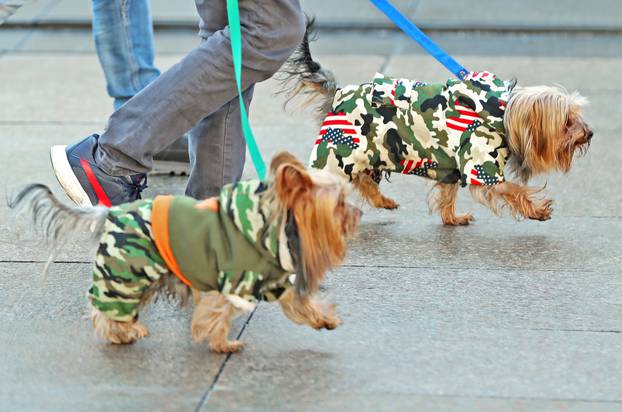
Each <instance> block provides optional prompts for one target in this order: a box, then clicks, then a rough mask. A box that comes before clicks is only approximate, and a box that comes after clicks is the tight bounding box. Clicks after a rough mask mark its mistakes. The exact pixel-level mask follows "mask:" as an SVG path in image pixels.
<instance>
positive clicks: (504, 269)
mask: <svg viewBox="0 0 622 412" xmlns="http://www.w3.org/2000/svg"><path fill="white" fill-rule="evenodd" d="M41 263H44V262H41ZM341 267H343V268H350V269H356V268H359V269H367V268H377V269H430V268H431V267H432V266H411V265H356V264H351V263H348V264H344V265H341ZM434 269H439V270H440V269H442V270H479V271H482V272H507V271H508V270H525V271H530V272H545V273H549V272H552V273H557V272H561V271H562V269H540V268H522V267H516V266H499V267H494V268H483V267H481V266H477V267H476V266H442V265H441V266H439V265H436V266H434ZM563 272H571V273H601V274H603V271H601V270H590V269H568V268H564V269H563ZM605 273H606V272H605ZM611 274H612V275H617V274H618V273H611Z"/></svg>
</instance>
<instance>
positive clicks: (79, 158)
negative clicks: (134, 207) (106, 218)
mask: <svg viewBox="0 0 622 412" xmlns="http://www.w3.org/2000/svg"><path fill="white" fill-rule="evenodd" d="M98 138H99V136H98V135H96V134H95V135H92V136H89V137H87V138H86V139H83V140H81V141H79V142H77V143H75V144H73V145H71V146H52V148H51V149H50V160H51V161H52V168H53V169H54V174H55V175H56V178H57V179H58V183H60V185H61V186H62V188H63V189H64V190H65V193H67V196H69V198H70V199H71V200H72V201H73V202H74V203H75V204H77V205H78V206H81V207H89V206H95V205H102V206H107V207H110V206H113V205H119V204H121V203H128V202H133V201H134V200H137V199H140V192H141V191H143V190H144V189H145V188H146V187H147V175H145V174H144V173H140V174H136V175H132V176H111V175H109V174H107V173H105V172H104V171H103V170H101V169H100V168H99V167H98V166H97V164H96V163H95V159H94V158H93V154H94V153H95V149H96V148H97V139H98Z"/></svg>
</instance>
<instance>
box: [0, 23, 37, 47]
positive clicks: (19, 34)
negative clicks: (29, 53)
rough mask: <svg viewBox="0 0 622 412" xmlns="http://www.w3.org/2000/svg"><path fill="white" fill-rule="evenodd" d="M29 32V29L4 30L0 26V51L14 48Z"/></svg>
mask: <svg viewBox="0 0 622 412" xmlns="http://www.w3.org/2000/svg"><path fill="white" fill-rule="evenodd" d="M30 33H31V30H30V29H10V30H6V29H3V28H2V26H0V53H6V52H10V51H13V50H15V49H16V48H18V47H19V46H20V45H21V44H22V43H23V42H24V41H25V40H26V39H27V38H28V37H29V35H30Z"/></svg>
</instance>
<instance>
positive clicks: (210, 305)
mask: <svg viewBox="0 0 622 412" xmlns="http://www.w3.org/2000/svg"><path fill="white" fill-rule="evenodd" d="M236 312H237V310H236V308H235V306H233V304H231V302H229V301H228V300H227V298H226V297H225V296H224V295H221V294H214V293H208V294H205V295H204V296H203V297H202V298H201V300H200V301H199V303H198V304H197V305H196V307H195V309H194V316H193V317H192V337H193V338H194V340H195V341H196V342H202V341H204V340H205V339H207V341H208V344H209V348H210V349H211V350H212V351H214V352H219V353H232V352H237V351H239V350H240V349H242V347H243V346H244V343H243V342H242V341H239V340H234V341H230V340H229V339H228V337H229V331H230V330H231V322H232V321H233V319H234V318H235V316H236V314H237V313H236Z"/></svg>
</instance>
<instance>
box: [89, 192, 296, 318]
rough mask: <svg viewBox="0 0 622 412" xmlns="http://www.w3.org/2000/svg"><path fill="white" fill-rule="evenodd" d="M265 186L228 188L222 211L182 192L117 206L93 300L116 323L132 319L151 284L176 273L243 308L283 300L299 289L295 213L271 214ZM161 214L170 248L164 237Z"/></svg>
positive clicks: (223, 195) (99, 257)
mask: <svg viewBox="0 0 622 412" xmlns="http://www.w3.org/2000/svg"><path fill="white" fill-rule="evenodd" d="M266 189H267V185H266V184H264V183H263V182H261V181H248V182H241V183H238V184H235V185H228V186H225V188H223V190H222V192H221V195H220V198H219V199H218V203H217V205H218V206H217V209H216V210H214V209H211V210H208V209H199V208H197V207H196V205H197V204H198V203H199V202H198V201H197V200H195V199H191V198H187V197H183V196H176V197H172V196H171V197H164V196H159V197H156V198H155V199H154V200H139V201H136V202H133V203H128V204H123V205H120V206H115V207H112V208H110V209H109V212H108V217H107V220H106V222H105V227H104V233H103V235H102V237H101V240H100V244H99V249H98V251H97V256H96V261H95V268H94V271H93V285H92V287H91V289H90V291H89V297H90V299H91V303H92V305H93V306H94V307H95V308H96V309H98V310H99V311H101V312H102V313H104V314H105V315H106V316H107V317H109V318H110V319H112V320H116V321H120V322H128V321H132V320H134V319H136V318H137V316H138V309H139V307H140V305H141V304H142V303H143V297H144V296H145V293H147V292H148V289H149V288H151V287H154V286H155V285H156V283H157V282H158V281H159V279H160V278H161V277H162V276H175V275H177V276H178V277H179V278H180V279H181V280H182V281H183V282H184V283H186V284H187V285H188V286H191V287H193V288H195V289H198V290H202V291H218V292H220V293H223V294H225V295H227V297H228V298H229V300H230V301H231V302H232V303H233V304H235V305H236V306H238V307H241V308H243V309H248V308H250V307H252V305H254V304H255V303H256V302H257V301H258V300H268V301H271V300H275V299H278V298H279V297H280V295H281V294H282V293H283V292H284V291H285V290H286V289H287V288H289V287H291V286H292V283H291V282H290V280H289V276H290V275H291V274H293V273H294V267H295V265H296V264H297V262H298V260H299V259H298V258H297V256H299V254H298V252H297V246H292V245H298V241H297V230H296V226H295V223H294V220H293V219H291V218H281V219H269V217H270V205H269V204H268V203H267V202H265V201H263V199H264V198H263V197H262V194H263V193H264V192H265V191H266ZM158 202H160V203H163V202H165V203H168V204H169V207H168V209H167V213H166V215H157V213H156V208H155V206H156V205H157V204H158ZM161 219H163V220H166V222H165V225H166V228H167V239H166V242H167V245H168V247H161V242H158V240H159V237H158V235H157V233H156V230H155V229H157V226H158V224H159V223H160V222H161ZM290 249H291V250H293V251H295V252H294V253H291V252H290ZM171 254H172V255H171ZM180 268H181V269H180ZM249 304H250V305H251V306H250V307H249V306H248V305H249Z"/></svg>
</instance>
